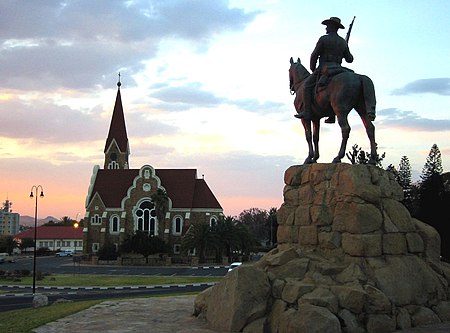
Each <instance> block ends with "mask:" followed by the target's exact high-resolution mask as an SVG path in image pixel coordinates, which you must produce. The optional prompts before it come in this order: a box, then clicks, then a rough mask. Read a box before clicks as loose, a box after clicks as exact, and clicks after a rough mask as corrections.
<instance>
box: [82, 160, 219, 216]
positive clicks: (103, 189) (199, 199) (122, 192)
mask: <svg viewBox="0 0 450 333" xmlns="http://www.w3.org/2000/svg"><path fill="white" fill-rule="evenodd" d="M155 173H156V175H157V176H158V177H159V179H160V180H161V186H162V187H164V188H165V189H166V192H167V195H168V196H169V198H170V199H171V201H172V208H208V209H211V208H212V209H222V207H221V205H220V203H219V201H218V200H217V198H216V197H215V196H214V194H213V192H212V191H211V189H210V188H209V186H208V184H207V183H206V182H205V180H204V179H197V170H195V169H156V170H155ZM138 175H139V169H99V170H98V172H97V176H96V179H95V183H94V186H93V188H92V192H91V193H90V198H89V201H88V202H90V201H91V200H92V199H93V197H94V195H95V194H96V193H97V194H98V195H99V196H100V198H101V199H102V201H103V203H104V204H105V206H106V207H107V208H120V207H121V202H122V199H123V198H125V197H126V196H127V193H128V189H129V188H130V187H132V186H133V181H134V179H135V178H136V177H137V176H138Z"/></svg>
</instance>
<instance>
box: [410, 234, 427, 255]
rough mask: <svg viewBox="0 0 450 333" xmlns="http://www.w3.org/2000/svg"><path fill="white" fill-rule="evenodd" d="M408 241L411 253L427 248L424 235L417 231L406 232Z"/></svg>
mask: <svg viewBox="0 0 450 333" xmlns="http://www.w3.org/2000/svg"><path fill="white" fill-rule="evenodd" d="M406 243H407V245H408V251H409V252H411V253H422V252H423V251H424V250H425V246H424V244H423V240H422V237H420V235H419V234H418V233H416V232H409V233H407V234H406Z"/></svg>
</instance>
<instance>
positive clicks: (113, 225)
mask: <svg viewBox="0 0 450 333" xmlns="http://www.w3.org/2000/svg"><path fill="white" fill-rule="evenodd" d="M109 231H110V232H111V233H112V234H116V233H118V232H119V231H120V218H119V216H118V215H113V216H111V218H110V219H109Z"/></svg>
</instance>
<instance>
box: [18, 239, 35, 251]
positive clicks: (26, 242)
mask: <svg viewBox="0 0 450 333" xmlns="http://www.w3.org/2000/svg"><path fill="white" fill-rule="evenodd" d="M30 247H34V239H33V238H23V239H22V241H21V242H20V244H19V248H20V249H21V250H22V251H26V250H27V249H28V248H30Z"/></svg>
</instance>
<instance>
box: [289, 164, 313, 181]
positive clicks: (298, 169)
mask: <svg viewBox="0 0 450 333" xmlns="http://www.w3.org/2000/svg"><path fill="white" fill-rule="evenodd" d="M307 167H308V166H307V165H293V166H291V167H289V168H288V169H287V170H286V171H285V172H284V183H285V184H286V185H291V186H299V185H300V184H301V180H302V173H303V171H304V170H305V169H307Z"/></svg>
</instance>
